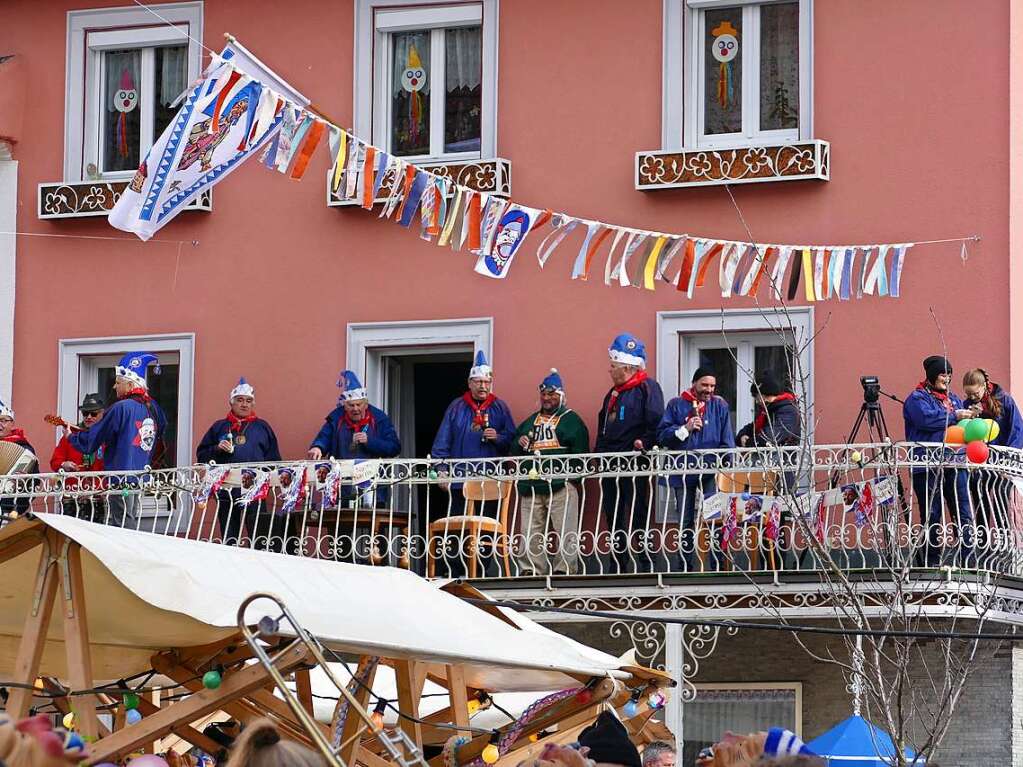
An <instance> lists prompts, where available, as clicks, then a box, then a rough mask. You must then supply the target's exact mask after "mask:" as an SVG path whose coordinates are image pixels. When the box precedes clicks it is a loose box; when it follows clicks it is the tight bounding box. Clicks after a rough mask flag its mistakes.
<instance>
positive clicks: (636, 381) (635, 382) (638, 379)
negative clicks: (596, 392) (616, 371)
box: [607, 370, 647, 413]
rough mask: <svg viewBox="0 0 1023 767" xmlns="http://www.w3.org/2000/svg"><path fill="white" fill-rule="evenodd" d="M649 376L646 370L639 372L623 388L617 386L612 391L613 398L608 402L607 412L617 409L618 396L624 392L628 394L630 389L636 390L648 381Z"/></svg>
mask: <svg viewBox="0 0 1023 767" xmlns="http://www.w3.org/2000/svg"><path fill="white" fill-rule="evenodd" d="M646 379H647V375H646V371H645V370H637V371H636V372H635V373H633V374H632V378H630V379H629V380H628V381H626V382H625V383H623V384H622V385H621V386H615V387H614V388H613V389H612V390H611V396H610V397H609V398H608V401H607V412H608V413H610V412H611V411H612V410H614V409H615V403H616V402H617V401H618V395H620V394H621V393H622V392H626V391H628V390H629V389H635V388H636V387H637V386H639V385H640V384H642V383H643V382H644V381H646Z"/></svg>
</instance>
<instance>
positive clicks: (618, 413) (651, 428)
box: [0, 333, 1023, 575]
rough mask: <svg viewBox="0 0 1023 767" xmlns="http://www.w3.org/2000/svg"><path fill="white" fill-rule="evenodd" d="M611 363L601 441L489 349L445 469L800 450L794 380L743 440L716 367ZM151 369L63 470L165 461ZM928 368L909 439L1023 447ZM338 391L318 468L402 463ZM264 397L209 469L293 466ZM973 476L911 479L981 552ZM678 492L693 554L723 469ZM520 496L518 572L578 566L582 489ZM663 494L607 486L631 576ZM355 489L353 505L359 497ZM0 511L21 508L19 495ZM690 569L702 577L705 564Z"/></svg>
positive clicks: (0, 429) (246, 399) (471, 380)
mask: <svg viewBox="0 0 1023 767" xmlns="http://www.w3.org/2000/svg"><path fill="white" fill-rule="evenodd" d="M608 359H609V371H608V372H609V376H610V379H611V387H610V389H609V390H608V392H607V393H606V395H605V396H604V399H603V402H602V403H601V405H600V408H599V410H598V412H597V418H596V424H597V432H596V435H595V438H594V439H592V441H591V435H590V433H589V430H588V429H587V426H586V422H585V420H584V419H583V417H581V415H580V414H579V412H578V411H576V410H573V409H572V408H571V407H569V405H568V398H567V395H566V387H565V383H564V381H563V379H562V377H561V375H560V374H559V373H558V371H557V370H556V369H553V368H552V369H551V371H550V373H549V374H548V375H547V376H545V377H544V378H543V380H541V381H540V383H539V386H538V390H539V405H540V407H539V409H538V410H536V411H535V412H533V413H531V414H529V416H527V417H526V418H525V419H523V420H521V421H516V419H515V418H514V417H513V416H512V412H511V409H510V408H509V406H508V404H507V403H506V402H505V401H504V400H502V399H501V398H499V397H498V396H497V395H496V394H495V393H494V390H493V389H494V371H493V369H492V367H491V366H490V365H489V364H488V362H487V360H486V358H485V356H484V355H483V353H482V352H478V353H477V355H476V358H475V361H474V364H473V365H472V367H471V369H470V370H469V373H468V385H467V390H466V391H465V393H464V394H462V395H461V396H460V397H458V398H457V399H455V400H454V401H453V402H452V403H451V404H450V405H449V406H448V408H447V410H446V412H445V413H444V417H443V420H442V422H441V425H440V428H439V429H438V431H437V434H436V437H435V439H434V441H433V445H432V448H431V450H430V455H431V457H432V458H434V459H440V460H441V461H443V460H444V459H463V460H464V459H477V458H478V459H497V458H501V457H505V456H526V457H528V456H533V455H541V456H559V455H573V454H581V453H587V452H591V451H592V452H595V453H628V452H635V451H641V455H640V457H639V458H638V461H639V462H640V463H642V461H643V460H645V459H644V458H643V457H642V453H644V452H645V451H648V450H650V449H652V448H654V447H660V448H664V449H667V450H672V451H679V453H680V454H681V455H682V456H690V457H689V458H687V459H684V460H687V461H690V463H688V464H687V465H688V466H690V467H691V466H700V465H701V464H700V458H699V453H700V451H708V450H734V449H735V448H737V447H738V448H743V447H767V446H791V445H797V444H799V443H800V440H801V439H802V436H803V421H804V415H803V413H802V412H801V409H800V407H801V403H800V402H799V400H798V399H797V396H796V394H795V393H794V392H793V391H791V390H790V387H789V386H788V384H787V382H786V381H785V380H784V377H783V376H779V375H777V374H776V373H774V372H772V371H762V372H760V373H758V374H757V375H756V377H755V379H754V380H753V382H752V384H751V387H750V390H751V393H752V394H753V397H754V400H755V403H756V414H755V417H754V418H753V420H752V421H751V422H750V423H748V424H746V425H744V426H743V427H742V428H741V429H739V430H738V431H733V427H732V422H731V415H730V406H729V403H728V402H727V401H726V400H725V399H724V398H723V397H722V396H721V394H720V392H719V391H718V388H717V385H718V376H717V374H716V371H715V370H713V369H711V368H709V367H705V366H701V367H699V368H697V369H696V370H695V371H694V372H693V375H692V379H691V384H690V386H689V387H688V388H686V389H685V390H684V391H682V392H681V393H680V394H679V396H677V397H674V398H672V399H670V400H669V401H668V402H667V403H666V404H665V401H664V395H663V392H662V390H661V387H660V385H659V384H658V383H657V381H656V380H654V378H652V377H651V376H650V375H648V373H647V371H646V363H647V354H646V348H645V346H644V344H643V342H642V341H641V340H640V339H638V338H636V337H635V336H633V335H631V334H628V333H623V334H621V335H619V336H617V337H616V338H615V339H614V340H613V341H612V343H611V345H610V347H609V348H608ZM153 363H158V359H157V357H156V356H155V355H153V354H149V353H145V352H132V353H129V354H127V355H125V356H124V357H123V358H122V359H121V361H120V362H119V364H118V365H117V367H116V369H115V383H114V390H115V392H116V395H117V400H116V401H115V402H114V404H113V405H111V406H110V407H109V408H104V403H103V400H102V399H101V397H100V396H99V395H97V394H89V395H87V396H86V397H85V398H84V400H83V401H82V403H81V407H80V410H81V414H82V420H81V423H80V424H79V425H78V426H77V427H74V428H73V429H72V431H71V432H70V433H69V434H67V435H65V437H64V438H63V439H61V441H60V443H59V444H58V445H57V447H56V449H55V450H54V452H53V456H52V458H51V461H50V467H51V469H53V470H54V471H64V472H79V471H98V470H106V471H110V472H116V471H130V470H140V469H143V468H145V467H146V466H153V467H158V466H159V460H160V456H159V453H160V450H161V445H162V442H163V439H162V438H163V432H164V430H165V428H166V423H167V419H166V416H165V415H164V414H163V412H162V411H161V409H160V407H159V405H157V403H156V402H155V401H154V400H153V398H152V397H151V396H150V395H149V392H148V387H147V382H146V369H147V367H148V366H149V365H151V364H153ZM923 367H924V374H925V375H924V379H923V380H922V381H921V382H920V383H919V384H918V385H917V386H916V388H915V389H914V390H913V391H912V392H911V393H910V394H909V396H908V397H907V398H906V400H905V403H904V410H903V415H904V419H905V433H906V439H907V440H908V441H910V442H915V443H921V444H923V443H941V442H943V441H944V435H945V430H946V428H947V427H948V426H949V425H950V424H952V423H955V422H956V421H958V420H959V419H961V418H967V417H984V418H992V419H994V420H995V421H997V422H998V424H999V426H1000V432H999V435H998V437H997V438H996V439H995V441H994V442H995V444H998V445H1005V446H1010V447H1023V419H1021V417H1020V413H1019V410H1018V408H1017V407H1016V404H1015V402H1014V401H1013V399H1012V397H1011V396H1010V395H1009V394H1008V392H1007V391H1005V390H1004V389H1003V388H1002V387H1000V386H998V385H997V384H996V383H994V382H992V381H991V380H990V378H989V377H988V375H987V373H986V372H985V371H984V370H983V369H980V368H974V369H971V370H969V371H968V372H967V373H966V375H965V376H964V379H963V385H964V392H965V395H966V398H965V399H960V397H959V396H958V395H956V394H955V393H953V392H951V391H950V388H949V387H950V385H951V380H952V367H951V364H950V363H949V361H948V360H947V359H946V358H945V357H941V356H931V357H928V358H927V359H925V360H924V364H923ZM337 385H338V388H339V389H340V396H339V397H338V401H337V404H336V407H334V408H333V409H332V410H331V411H330V412H329V413H328V414H327V416H326V418H325V419H324V423H323V425H322V427H321V428H320V429H319V431H318V432H317V433H316V435H315V436H314V437H313V438H312V440H311V443H310V446H309V449H308V453H307V455H306V456H305V457H307V458H308V459H311V460H314V461H320V460H323V459H328V458H334V459H360V458H393V457H396V456H398V455H399V454H400V453H401V441H400V439H399V437H398V432H397V430H396V429H395V426H394V424H393V423H392V421H391V419H390V418H389V417H388V415H387V413H385V412H384V411H383V410H382V409H380V408H379V407H376V406H375V405H372V404H370V402H369V395H368V391H367V389H366V387H365V386H363V384H362V383H361V382H360V381H359V379H358V377H357V376H356V374H355V373H354V372H352V371H350V370H345V371H343V372H342V373H341V375H340V377H339V379H338V382H337ZM255 397H256V393H255V389H254V388H253V386H252V385H251V384H249V383H248V382H246V380H245V379H244V378H242V379H241V380H240V381H239V383H238V385H237V386H235V387H234V388H233V389H232V390H231V392H230V393H229V395H228V403H229V410H228V412H227V414H226V416H225V417H224V418H221V419H218V420H216V421H215V422H214V423H213V424H211V425H210V427H209V429H208V430H207V431H206V433H205V434H204V435H203V437H202V439H201V441H200V442H199V445H198V448H197V450H196V459H197V461H199V462H200V463H210V462H212V463H216V464H231V463H257V462H270V463H275V462H279V461H281V460H282V456H281V452H280V449H279V447H278V442H277V437H276V435H275V433H274V430H273V428H272V426H271V425H270V424H269V423H268V422H267V421H265V420H264V419H262V418H260V417H259V416H257V415H256V412H255ZM0 440H3V441H7V442H15V443H17V444H19V445H21V446H24V447H25V448H26V449H29V450H31V445H29V444H28V442H27V440H26V439H25V436H24V433H23V432H22V431H21V430H20V429H18V428H16V426H15V422H14V412H13V410H12V409H11V408H9V407H7V406H6V405H0ZM443 466H444V465H443V464H441V468H442V469H443ZM457 473H458V472H456V474H457ZM972 476H973V479H968V478H967V473H966V472H964V471H963V470H962V469H957V468H955V467H954V466H953V467H944V468H940V467H938V468H923V467H920V468H916V469H914V470H913V488H914V491H915V492H916V495H917V499H918V503H919V507H920V509H921V510H926V515H927V521H928V522H934V521H936V520H938V519H940V518H941V516H942V499H944V502H945V504H947V506H948V508H949V511H950V513H951V514H952V515H953V518H954V519H955V520H957V521H958V523H959V524H960V526H961V527H962V528H963V529H964V533H963V541H962V543H963V545H964V546H969V545H971V541H970V540H969V537H968V533H967V532H965V529H966V528H967V527H969V525H968V524H967V523H968V522H969V521H971V520H972V518H973V517H972V509H973V508H974V507H975V506H976V505H977V504H976V503H975V502H971V492H972V493H973V495H974V498H973V501H976V500H977V499H976V496H977V495H978V494H979V493H981V492H982V490H981V488H980V486H979V485H977V484H976V483H977V482H980V481H981V479H978V477H980V475H979V474H974V475H972ZM439 480H440V486H441V487H442V488H443V489H444V491H445V492H446V493H447V494H448V495H449V496H450V501H449V502H448V503H447V504H443V505H440V506H441V508H440V510H439V513H440V514H448V513H450V514H458V513H460V511H461V510H462V509H463V508H464V502H465V499H464V494H463V485H464V481H465V480H464V478H463V477H461V476H450V477H449V476H446V475H445V472H444V471H443V470H442V471H441V472H440V476H439ZM83 481H86V480H83ZM971 482H973V483H975V484H973V485H971V484H970V483H971ZM668 484H669V485H670V488H671V492H672V493H673V496H674V503H673V509H670V510H669V511H668V518H667V520H666V521H667V523H668V524H669V525H672V526H677V527H678V528H679V529H680V531H681V535H682V536H683V545H682V546H681V547H680V550H681V551H682V552H690V554H689V556H690V557H691V556H692V554H691V552H692V551H693V548H694V547H693V546H692V538H691V536H692V535H693V531H694V527H695V523H696V519H695V515H696V509H697V506H698V499H699V498H702V497H705V496H708V495H710V494H712V493H714V492H715V490H716V487H715V473H714V472H713V471H710V470H708V471H707V472H706V473H694V472H692V471H687V472H684V473H681V472H680V473H676V474H673V475H671V476H670V477H669V479H668ZM518 489H519V493H518V496H519V503H520V508H519V510H518V518H519V520H520V526H521V529H520V531H519V532H521V533H522V535H523V540H524V541H525V542H526V544H525V550H524V551H523V552H521V562H520V571H521V572H522V573H524V574H530V573H533V574H537V575H546V574H551V573H553V574H562V573H572V572H575V571H577V568H578V566H579V554H578V547H576V548H575V550H574V551H572V550H568V549H566V550H565V551H564V552H562V554H563V555H561V556H559V557H557V558H553V557H551V556H549V555H548V553H547V551H548V548H547V547H548V545H549V543H550V541H549V538H548V534H549V533H550V531H572V530H577V529H578V520H579V513H580V510H579V505H580V488H579V487H578V486H577V483H574V482H566V481H562V480H546V479H539V478H537V479H533V478H530V479H523V480H521V481H520V482H519V488H518ZM651 491H652V486H651V482H650V481H649V479H648V478H645V477H636V476H628V475H625V476H617V477H616V476H605V477H604V478H603V479H602V480H601V494H600V495H601V507H602V513H603V515H604V518H605V521H606V524H607V528H608V530H610V531H611V534H612V536H613V537H614V539H615V544H616V545H614V546H613V547H612V550H613V551H614V552H623V551H627V552H629V553H628V555H623V554H615V555H614V556H615V557H616V559H617V560H618V561H616V565H617V566H618V568H619V570H618V571H619V572H627V571H629V570H633V569H634V570H636V571H649V570H650V569H651V561H650V557H649V555H647V554H644V553H643V551H644V548H643V547H642V546H634V545H625V544H627V543H631V541H628V540H626V539H627V537H628V536H629V535H636V536H639V535H642V533H643V531H644V530H646V528H647V527H648V524H649V521H650V520H649V518H648V517H649V514H650V507H651V503H650V501H651V498H650V494H651ZM241 492H242V489H241V488H237V487H235V488H231V489H227V488H224V489H221V490H219V492H218V506H217V516H218V520H219V524H220V528H221V534H222V537H223V539H224V540H225V541H228V542H238V541H241V540H243V539H245V538H246V537H247V539H248V540H250V541H253V540H256V539H261V540H270V539H274V538H278V539H279V538H282V537H287V535H286V533H287V525H288V524H289V523H288V520H287V519H286V518H282V517H281V516H280V515H275V514H273V513H272V512H270V511H268V510H267V508H266V503H265V502H264V501H262V500H260V501H254V502H252V503H250V504H248V505H246V507H245V508H239V504H238V499H239V497H240V495H241ZM349 492H350V493H352V494H354V490H351V489H350V490H349ZM22 500H24V499H22ZM343 500H350V499H343ZM138 502H139V498H138V494H137V493H135V494H133V493H120V494H110V495H109V496H108V497H106V498H105V499H103V500H102V501H97V503H102V504H103V507H102V510H101V511H102V515H101V516H102V517H103V518H104V519H106V520H107V521H109V522H111V523H112V524H117V525H123V524H125V522H131V521H132V520H134V519H135V517H136V515H137V513H138ZM387 502H388V498H387V490H386V488H381V489H380V490H378V491H377V492H376V494H375V503H377V504H380V505H386V504H387ZM0 503H7V504H10V499H4V500H3V501H0ZM8 508H10V507H9V506H8ZM435 513H438V512H435ZM922 516H923V515H922ZM285 517H286V515H285ZM627 531H632V532H631V533H629V532H627ZM686 536H689V538H688V539H687V538H686ZM637 552H638V553H637ZM683 556H684V555H683ZM687 564H689V565H690V566H691V565H692V562H691V561H690V562H687Z"/></svg>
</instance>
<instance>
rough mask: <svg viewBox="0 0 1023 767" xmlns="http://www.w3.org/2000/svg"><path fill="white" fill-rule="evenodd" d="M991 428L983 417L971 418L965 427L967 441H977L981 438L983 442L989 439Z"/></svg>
mask: <svg viewBox="0 0 1023 767" xmlns="http://www.w3.org/2000/svg"><path fill="white" fill-rule="evenodd" d="M989 428H990V427H989V426H988V424H986V423H984V420H983V419H982V418H971V419H969V423H967V424H966V426H964V427H963V432H964V433H965V435H966V441H967V443H969V442H975V441H977V440H981V441H982V442H983V441H985V440H986V439H987V435H988V430H989Z"/></svg>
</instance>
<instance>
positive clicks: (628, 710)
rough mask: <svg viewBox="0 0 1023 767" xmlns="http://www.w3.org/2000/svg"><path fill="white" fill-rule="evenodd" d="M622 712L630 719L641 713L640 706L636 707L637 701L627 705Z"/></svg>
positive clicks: (631, 701)
mask: <svg viewBox="0 0 1023 767" xmlns="http://www.w3.org/2000/svg"><path fill="white" fill-rule="evenodd" d="M622 712H623V713H624V714H625V715H626V716H628V717H633V716H635V715H636V714H638V713H639V706H637V705H636V701H634V700H630V701H629V702H628V703H626V704H625V708H623V709H622Z"/></svg>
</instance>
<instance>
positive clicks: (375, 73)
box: [355, 0, 497, 161]
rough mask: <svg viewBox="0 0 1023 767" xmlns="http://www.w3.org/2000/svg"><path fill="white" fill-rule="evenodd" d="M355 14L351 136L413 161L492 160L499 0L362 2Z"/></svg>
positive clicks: (393, 0)
mask: <svg viewBox="0 0 1023 767" xmlns="http://www.w3.org/2000/svg"><path fill="white" fill-rule="evenodd" d="M356 13H357V19H356V28H357V40H356V85H355V94H356V96H355V98H356V105H355V109H356V132H357V133H358V134H359V135H362V136H372V141H373V143H374V144H375V145H377V146H380V147H383V148H384V149H385V151H387V152H389V153H391V154H394V155H398V156H400V157H405V158H409V159H412V160H422V161H426V160H462V159H465V160H471V159H480V158H482V157H486V156H492V155H493V154H495V151H496V140H495V122H496V120H495V116H496V110H495V104H496V66H497V61H496V58H497V42H496V39H497V38H496V1H495V0H482V1H481V2H465V3H455V4H451V5H443V6H441V5H425V4H418V3H408V2H396V1H395V0H359V3H358V6H357V11H356ZM367 94H371V96H367Z"/></svg>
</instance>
